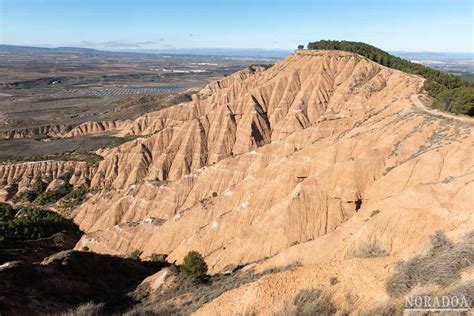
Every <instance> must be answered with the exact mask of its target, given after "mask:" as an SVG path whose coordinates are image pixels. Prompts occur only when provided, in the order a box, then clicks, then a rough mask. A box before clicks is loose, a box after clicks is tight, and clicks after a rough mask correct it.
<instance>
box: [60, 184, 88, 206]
mask: <svg viewBox="0 0 474 316" xmlns="http://www.w3.org/2000/svg"><path fill="white" fill-rule="evenodd" d="M89 192H90V190H89V189H86V188H77V189H74V190H72V191H71V192H69V193H68V194H66V195H65V196H64V197H63V198H62V199H61V200H59V208H61V209H63V210H71V209H73V208H75V207H77V206H79V205H81V204H82V203H83V202H84V201H85V199H86V196H87V193H89Z"/></svg>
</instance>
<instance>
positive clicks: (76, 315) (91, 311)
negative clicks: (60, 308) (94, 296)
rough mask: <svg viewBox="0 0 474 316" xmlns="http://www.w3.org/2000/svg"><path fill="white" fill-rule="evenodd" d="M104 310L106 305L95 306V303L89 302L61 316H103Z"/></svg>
mask: <svg viewBox="0 0 474 316" xmlns="http://www.w3.org/2000/svg"><path fill="white" fill-rule="evenodd" d="M103 308H104V303H99V304H95V303H94V302H89V303H86V304H82V305H79V306H78V307H76V308H75V309H71V310H69V311H67V312H66V313H63V314H61V316H99V315H103V312H102V309H103Z"/></svg>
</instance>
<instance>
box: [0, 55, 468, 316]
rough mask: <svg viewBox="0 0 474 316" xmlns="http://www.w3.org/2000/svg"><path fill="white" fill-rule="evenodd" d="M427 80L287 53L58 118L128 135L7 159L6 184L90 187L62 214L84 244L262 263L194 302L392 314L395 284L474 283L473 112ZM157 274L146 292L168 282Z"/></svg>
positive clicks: (257, 309) (226, 263) (215, 310)
mask: <svg viewBox="0 0 474 316" xmlns="http://www.w3.org/2000/svg"><path fill="white" fill-rule="evenodd" d="M423 83H424V79H423V78H422V77H419V76H415V75H410V74H407V73H404V72H401V71H398V70H395V69H391V68H387V67H384V66H382V65H380V64H377V63H375V62H373V61H370V60H369V59H367V58H365V57H363V56H360V55H357V54H354V53H351V52H344V51H336V50H300V51H296V52H295V53H293V54H291V55H290V56H288V57H287V58H285V59H284V60H282V61H280V62H278V63H276V64H275V65H273V66H272V67H269V68H268V69H267V68H264V67H258V66H252V67H249V68H248V69H245V70H242V71H240V72H237V73H235V74H233V75H230V76H228V77H226V78H224V79H222V80H219V81H215V82H212V83H211V84H209V85H207V86H206V87H204V88H203V89H202V90H200V91H199V92H198V93H196V94H194V95H192V101H189V102H185V103H181V104H178V105H175V106H171V107H168V108H165V109H163V110H160V111H157V112H150V113H147V114H144V115H142V116H140V117H139V118H137V119H135V120H129V121H127V120H123V121H120V122H116V123H114V122H103V123H92V122H91V123H86V124H83V125H81V126H79V127H76V128H74V129H73V130H71V131H68V132H67V133H66V132H64V133H63V134H61V133H60V132H59V134H57V135H56V136H60V137H70V136H80V135H85V134H94V133H99V132H104V131H107V132H109V133H114V134H115V135H117V136H122V137H125V136H126V137H129V138H130V139H131V140H130V141H128V142H125V143H123V144H122V145H120V146H117V147H112V148H105V149H100V150H98V151H96V152H95V154H96V155H99V156H101V157H102V158H103V159H102V160H100V161H99V162H98V163H97V164H95V165H91V164H88V163H86V162H74V161H68V162H61V161H38V162H27V163H8V164H3V165H0V179H1V180H2V185H3V188H4V191H5V192H3V195H2V196H3V198H4V199H5V198H6V197H7V196H8V190H7V189H8V187H9V186H11V185H13V184H14V183H16V184H17V185H18V190H19V192H21V191H22V190H23V191H24V190H27V188H28V187H29V186H31V185H32V182H33V181H34V179H36V178H37V177H43V178H45V179H46V178H47V179H48V181H49V185H50V187H54V185H55V184H56V185H57V182H59V181H64V174H67V173H68V172H69V173H70V175H71V176H70V177H69V178H68V180H67V181H69V182H70V183H71V184H72V185H73V186H76V187H78V186H84V187H87V188H90V189H91V190H90V191H91V192H92V193H90V197H89V198H88V199H87V200H86V201H85V202H84V203H83V204H82V205H80V206H79V207H77V208H75V209H73V210H72V211H70V212H69V213H68V214H66V215H67V216H69V217H70V218H71V219H72V220H73V221H74V222H75V223H76V224H77V225H78V226H79V228H80V229H81V230H82V231H84V232H85V234H84V235H83V236H82V238H81V239H80V240H79V242H78V243H77V244H76V246H75V249H76V250H84V249H88V250H90V251H92V252H95V253H99V254H111V255H122V256H128V255H129V254H130V253H133V252H135V253H137V254H139V255H140V257H141V258H142V259H143V260H145V259H146V258H148V257H149V256H151V255H152V254H167V255H168V258H167V261H168V262H169V263H173V262H174V263H176V264H181V263H182V261H183V258H184V257H185V256H186V254H187V253H188V252H189V251H191V250H194V251H197V252H199V253H201V254H202V255H203V256H204V259H205V261H206V263H207V265H208V267H209V274H211V275H221V274H223V273H233V272H232V271H234V270H238V269H240V270H239V271H241V272H245V271H253V272H254V273H256V275H259V276H260V277H258V278H254V279H252V280H250V281H248V282H244V283H242V284H240V285H236V286H233V287H229V288H226V290H225V291H222V293H219V295H215V296H214V297H212V299H208V300H206V299H203V304H201V305H199V308H197V309H195V310H194V312H195V313H196V314H197V315H229V314H245V313H257V314H263V315H270V314H273V313H276V312H283V313H285V312H287V313H297V314H300V313H302V311H303V310H304V308H310V307H307V306H305V305H304V303H305V302H307V301H310V302H320V303H321V304H322V302H324V303H325V304H326V306H324V307H321V308H323V309H322V312H324V311H330V312H332V311H335V310H341V311H342V310H345V311H367V310H371V309H374V308H376V307H377V306H379V305H380V306H383V307H380V308H383V309H384V310H388V309H389V308H391V306H397V304H399V302H400V300H402V301H403V302H404V298H403V297H404V295H412V294H413V293H419V292H423V293H434V292H437V291H438V292H443V291H462V290H465V289H466V288H470V289H471V291H472V285H473V278H474V273H473V272H474V270H473V269H472V264H473V261H474V260H473V258H472V256H473V253H474V251H473V238H474V233H473V232H474V231H473V227H474V218H473V215H474V213H473V209H474V155H473V152H474V151H473V141H474V134H473V131H474V129H473V126H474V119H473V118H470V117H468V116H456V115H453V114H447V113H444V112H441V111H438V110H433V109H431V108H430V107H429V104H430V102H431V100H430V98H429V97H428V96H427V95H426V94H424V91H423ZM415 256H416V257H415ZM413 258H417V259H416V260H415V259H413ZM427 258H429V259H427ZM401 260H405V263H400V261H401ZM413 260H415V261H413ZM448 263H449V264H448ZM408 266H409V267H408ZM437 269H439V271H438V270H437ZM427 270H430V271H436V275H437V276H440V275H442V276H445V277H446V279H442V280H440V279H439V278H442V277H439V278H435V276H432V275H431V276H430V275H422V274H423V272H424V271H427ZM159 273H161V274H160V275H155V276H152V277H151V280H152V281H149V282H151V283H150V284H151V285H150V287H151V289H156V288H157V287H160V286H162V285H163V284H167V283H166V282H167V281H166V273H165V274H163V273H162V272H159ZM170 273H171V272H170ZM410 273H413V275H411V274H410ZM156 280H158V281H156ZM169 282H172V281H169ZM145 283H146V282H145ZM168 285H169V284H168ZM443 293H444V292H443ZM471 294H472V293H471ZM305 295H306V296H305ZM150 297H152V296H150ZM150 297H149V299H150ZM314 304H316V303H314ZM311 308H314V309H313V311H318V308H319V307H318V306H313V307H311ZM324 308H325V309H324ZM394 308H395V307H394Z"/></svg>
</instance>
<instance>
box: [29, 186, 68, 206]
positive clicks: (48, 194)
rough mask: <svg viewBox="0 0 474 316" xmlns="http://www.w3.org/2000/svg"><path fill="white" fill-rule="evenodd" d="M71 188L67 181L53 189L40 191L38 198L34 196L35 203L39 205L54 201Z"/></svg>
mask: <svg viewBox="0 0 474 316" xmlns="http://www.w3.org/2000/svg"><path fill="white" fill-rule="evenodd" d="M71 190H72V185H70V184H69V183H68V182H65V183H64V184H62V185H60V186H58V187H57V188H55V189H52V190H47V191H44V192H42V193H41V194H39V195H38V198H36V200H35V201H36V203H38V204H40V205H45V204H49V203H55V202H57V201H58V200H59V199H61V198H62V197H64V196H66V195H67V194H69V193H70V192H71Z"/></svg>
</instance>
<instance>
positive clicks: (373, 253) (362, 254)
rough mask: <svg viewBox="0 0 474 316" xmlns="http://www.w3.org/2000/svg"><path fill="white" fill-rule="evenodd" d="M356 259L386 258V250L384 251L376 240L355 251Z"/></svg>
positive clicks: (362, 245)
mask: <svg viewBox="0 0 474 316" xmlns="http://www.w3.org/2000/svg"><path fill="white" fill-rule="evenodd" d="M353 255H354V257H359V258H377V257H384V256H386V255H387V252H386V251H385V249H383V248H382V247H381V246H380V245H379V243H378V242H377V240H376V239H374V240H372V241H369V242H366V243H364V244H361V245H360V246H359V248H358V249H357V250H356V251H354V254H353Z"/></svg>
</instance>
